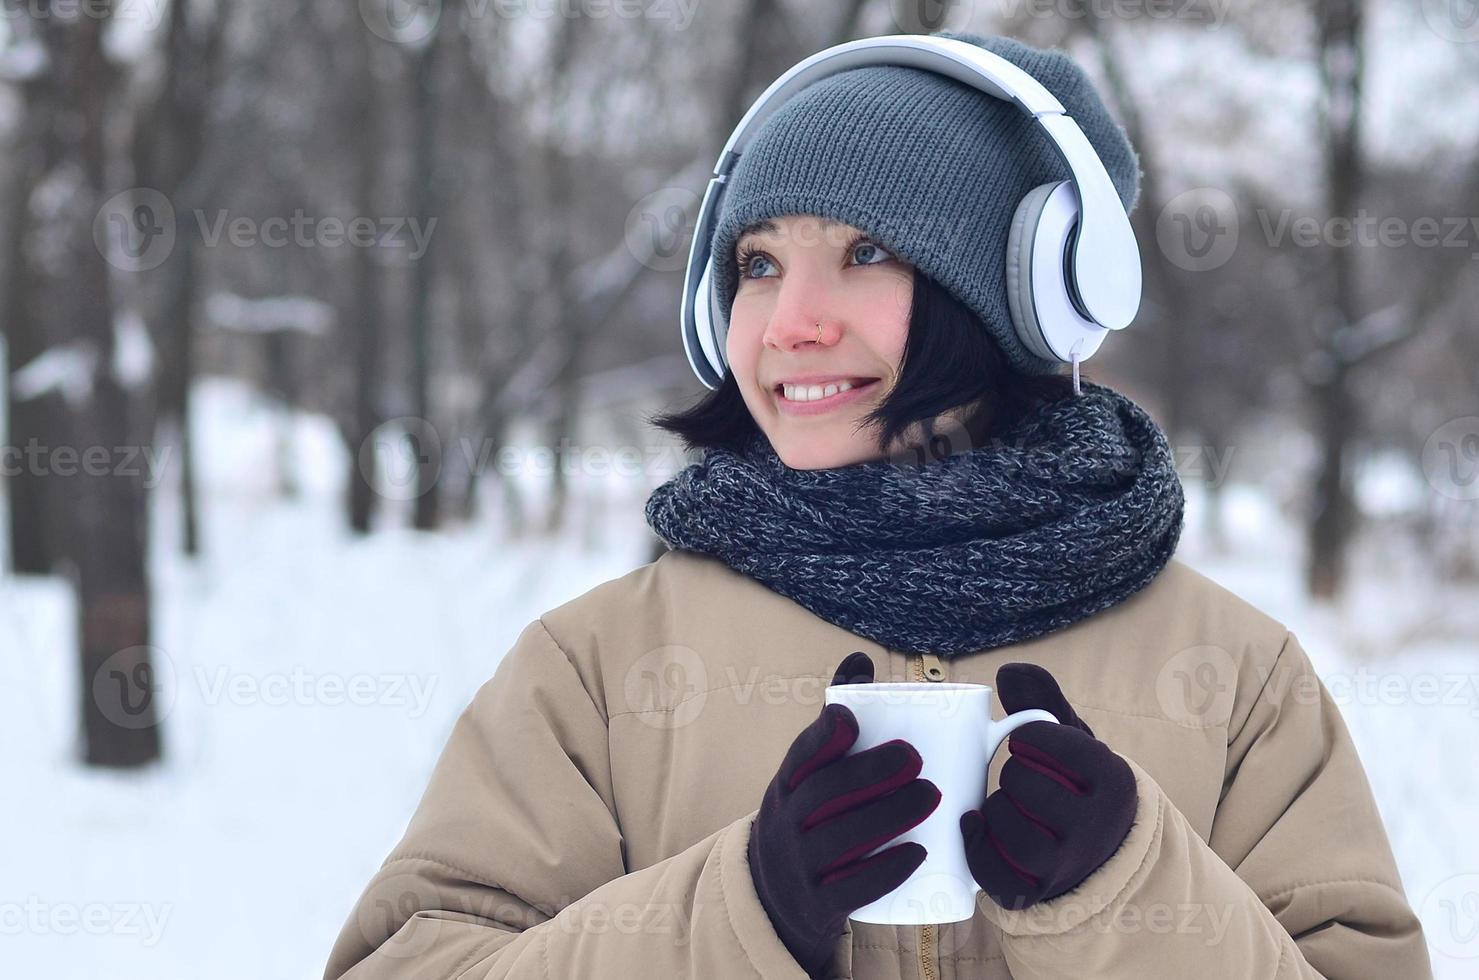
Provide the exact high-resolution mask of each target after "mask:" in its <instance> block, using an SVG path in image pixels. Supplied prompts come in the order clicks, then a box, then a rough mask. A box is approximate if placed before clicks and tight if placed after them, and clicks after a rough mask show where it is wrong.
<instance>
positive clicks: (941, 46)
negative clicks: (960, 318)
mask: <svg viewBox="0 0 1479 980" xmlns="http://www.w3.org/2000/svg"><path fill="white" fill-rule="evenodd" d="M872 65H902V66H904V67H908V68H920V69H924V70H926V71H933V72H936V73H938V74H941V75H945V76H947V77H949V78H953V79H955V80H956V81H959V82H962V83H964V84H966V85H969V86H971V87H972V88H975V89H977V90H979V91H981V92H984V93H985V94H987V95H991V96H994V97H996V98H999V99H1002V100H1004V101H1007V102H1011V103H1012V104H1013V105H1015V106H1017V107H1018V108H1019V109H1020V110H1021V111H1022V112H1024V113H1026V114H1027V115H1028V116H1030V117H1032V118H1033V119H1035V120H1036V121H1037V122H1038V123H1039V124H1040V125H1041V126H1042V129H1043V131H1044V132H1045V133H1046V134H1047V136H1048V138H1049V142H1050V144H1051V145H1052V147H1053V149H1054V151H1055V152H1056V153H1057V155H1058V158H1059V159H1060V160H1062V161H1063V163H1064V165H1065V166H1066V167H1067V168H1068V170H1069V173H1070V175H1071V180H1072V185H1073V188H1074V190H1075V193H1076V195H1077V199H1078V212H1079V218H1078V224H1077V228H1076V229H1075V233H1074V235H1073V236H1072V238H1071V240H1070V244H1069V246H1068V248H1069V252H1070V255H1069V261H1068V262H1067V270H1066V271H1067V273H1068V274H1067V281H1068V284H1069V287H1070V288H1069V295H1070V299H1071V301H1072V304H1073V306H1074V307H1075V308H1077V310H1078V312H1079V313H1080V314H1081V315H1083V316H1084V317H1086V318H1087V319H1089V320H1092V321H1094V322H1095V323H1097V324H1098V325H1099V326H1101V327H1103V328H1105V329H1107V330H1120V329H1122V328H1124V327H1125V326H1127V325H1128V324H1129V323H1130V321H1131V320H1132V319H1134V316H1135V312H1136V310H1137V309H1138V308H1139V306H1140V253H1139V249H1138V247H1137V245H1136V242H1135V233H1134V231H1133V230H1132V229H1131V227H1130V220H1129V216H1128V215H1127V214H1126V213H1125V209H1124V206H1123V204H1122V202H1121V201H1120V198H1119V192H1118V191H1116V190H1115V187H1114V182H1113V181H1112V180H1111V179H1110V177H1109V173H1108V171H1106V170H1105V169H1104V163H1103V161H1101V160H1100V159H1099V155H1098V153H1096V152H1095V150H1094V148H1093V145H1092V144H1090V142H1089V140H1088V137H1086V136H1085V135H1084V133H1083V130H1081V129H1080V128H1079V126H1078V123H1076V122H1074V120H1073V119H1072V118H1071V117H1069V116H1068V114H1067V111H1066V110H1065V109H1064V108H1063V104H1062V103H1061V102H1059V101H1058V99H1057V97H1056V96H1054V95H1053V94H1052V93H1051V92H1049V91H1048V90H1047V88H1046V87H1045V86H1043V84H1042V83H1041V82H1039V81H1038V80H1037V79H1035V78H1033V77H1032V76H1031V75H1030V74H1028V73H1027V72H1026V71H1023V70H1022V69H1021V68H1019V67H1018V66H1017V65H1015V64H1013V63H1012V62H1010V61H1008V60H1007V59H1005V58H1003V57H1001V56H1000V55H998V54H995V53H994V52H991V51H987V50H985V49H984V48H980V47H977V46H976V45H974V44H970V43H968V42H966V41H960V40H957V39H954V38H944V37H936V36H932V35H924V36H921V35H912V34H894V35H885V36H882V37H867V38H860V39H858V40H855V41H846V42H844V43H842V44H837V45H833V46H832V47H830V48H826V49H824V50H822V51H819V52H817V53H816V54H813V55H811V56H809V57H807V58H806V59H804V60H802V61H800V62H798V63H797V64H795V65H793V66H792V67H791V68H790V69H788V70H787V71H786V72H785V74H783V75H781V76H780V77H779V78H777V79H776V80H775V81H774V82H772V83H771V84H770V86H769V87H767V88H766V89H765V91H764V92H762V93H761V94H760V97H759V98H758V99H756V100H755V102H754V104H752V105H751V106H750V108H749V110H748V111H746V113H745V115H744V117H743V118H742V119H741V120H740V122H739V125H738V126H736V127H735V129H734V131H733V132H732V133H731V134H730V137H729V140H728V141H727V142H726V143H725V145H724V149H723V151H721V152H720V154H719V159H718V160H717V161H716V163H715V164H714V176H713V177H712V178H711V179H710V180H709V184H708V187H707V189H706V190H705V191H704V198H703V203H702V204H701V205H700V207H699V213H698V221H697V224H696V228H695V231H694V236H693V243H692V246H691V247H690V249H689V253H688V269H687V272H686V274H685V276H684V280H683V307H682V310H681V314H680V315H681V319H682V324H681V327H682V334H683V346H684V349H685V351H686V352H687V354H688V360H689V363H690V364H692V365H693V367H694V370H695V371H696V372H698V374H699V377H700V378H701V379H702V380H703V381H704V383H705V384H706V385H708V387H710V388H715V387H717V386H718V384H719V382H720V381H721V380H722V378H721V377H720V376H718V375H716V374H715V372H714V371H713V369H712V367H711V365H710V364H709V363H708V359H707V357H706V355H705V354H704V353H702V352H701V350H700V349H699V348H701V347H708V348H712V347H714V346H715V345H719V346H721V347H722V342H721V340H720V338H718V337H706V336H702V335H701V332H700V331H699V329H698V325H697V322H696V318H695V309H694V304H695V303H696V302H704V303H706V304H707V305H708V314H709V322H710V323H714V324H723V326H724V328H725V329H726V331H727V327H728V323H727V320H726V319H725V317H724V311H723V310H720V309H718V308H717V307H718V304H717V302H716V301H715V297H714V296H713V294H712V289H711V288H710V285H709V284H710V279H711V275H712V270H711V269H710V268H709V263H710V259H711V256H710V254H709V249H710V246H711V243H712V238H713V233H714V225H715V222H716V221H717V220H718V215H719V204H720V201H721V200H722V198H723V193H724V188H725V185H726V184H727V183H728V180H729V175H730V173H732V172H733V169H734V165H735V163H736V162H737V161H738V160H739V158H740V156H741V154H743V153H744V150H745V147H746V146H747V145H748V143H749V140H750V139H751V137H752V136H753V135H754V134H755V133H756V132H758V131H759V129H760V127H761V125H762V124H763V123H764V122H765V120H766V119H768V118H769V117H770V116H771V114H772V113H774V112H775V111H776V110H777V109H779V108H780V107H781V106H782V105H784V104H785V102H786V101H787V100H788V99H790V98H791V97H792V96H793V95H795V94H796V93H798V92H800V91H801V90H802V89H805V88H807V87H808V86H810V85H813V84H815V83H817V82H819V81H821V80H822V79H824V78H827V77H829V76H831V75H835V74H837V73H838V72H843V71H848V70H850V69H853V68H862V67H867V66H872ZM712 354H713V357H714V358H715V361H714V363H724V355H723V351H722V349H720V350H713V352H712ZM711 379H712V381H711Z"/></svg>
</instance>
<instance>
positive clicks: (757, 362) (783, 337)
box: [725, 215, 914, 470]
mask: <svg viewBox="0 0 1479 980" xmlns="http://www.w3.org/2000/svg"><path fill="white" fill-rule="evenodd" d="M735 255H736V258H737V265H738V278H739V286H738V289H737V291H736V293H735V298H734V306H733V308H732V310H731V312H730V318H729V334H728V338H727V341H726V343H725V356H726V357H727V358H728V360H729V369H730V370H731V371H733V372H734V375H735V381H736V382H737V383H738V384H739V388H740V392H741V394H742V395H743V396H744V399H745V404H746V405H747V406H748V407H749V410H750V414H751V415H752V416H754V418H755V422H756V424H758V425H759V426H760V428H761V430H762V431H763V432H764V433H765V435H766V436H767V437H768V438H769V439H770V443H771V445H772V446H774V447H775V451H776V454H777V455H778V456H779V457H780V458H781V461H782V462H784V463H785V464H786V465H787V466H789V467H791V468H792V469H807V470H809V469H824V468H832V467H838V466H847V465H849V464H852V463H859V462H865V461H868V460H873V459H879V458H882V457H883V455H884V454H883V453H882V452H881V451H880V450H879V447H878V433H877V430H876V429H874V428H873V427H868V428H864V429H862V430H858V431H855V430H857V426H858V423H859V420H860V419H861V418H862V417H863V416H864V415H866V414H868V413H869V412H870V411H872V410H873V409H874V408H876V407H877V406H878V404H879V403H880V402H882V401H883V399H884V397H885V395H886V394H887V393H888V391H889V389H890V388H891V387H892V385H893V383H894V380H895V379H896V378H897V377H898V371H899V363H900V361H901V360H902V358H903V354H904V343H905V341H906V340H907V338H908V333H909V310H910V305H911V303H912V301H913V293H914V280H913V267H912V266H910V265H908V264H906V263H905V262H904V261H903V260H902V259H899V258H897V257H895V256H894V255H893V254H892V253H890V252H888V251H887V250H885V249H884V247H883V246H882V245H879V244H877V243H875V242H873V241H872V239H870V238H869V237H868V236H867V235H866V234H865V233H864V232H862V231H860V230H859V229H857V228H854V227H852V226H851V225H846V224H841V223H838V222H834V221H831V220H830V219H826V218H821V217H817V216H815V215H785V216H783V217H780V218H776V219H774V220H772V221H765V222H760V223H758V224H756V225H752V226H750V228H748V229H747V230H746V232H745V234H744V235H743V236H741V238H740V240H739V241H738V243H737V244H736V247H735ZM818 323H820V324H821V331H820V338H819V337H818V331H817V324H818ZM792 381H795V382H796V383H797V385H796V387H792V386H791V384H790V383H791V382H792ZM783 382H784V383H785V385H784V387H783V386H782V383H783ZM842 382H851V384H852V385H853V388H852V390H850V391H847V390H841V389H838V390H836V391H833V390H832V387H831V386H836V385H838V384H840V383H842ZM819 394H820V395H821V396H822V397H820V398H817V396H818V395H819Z"/></svg>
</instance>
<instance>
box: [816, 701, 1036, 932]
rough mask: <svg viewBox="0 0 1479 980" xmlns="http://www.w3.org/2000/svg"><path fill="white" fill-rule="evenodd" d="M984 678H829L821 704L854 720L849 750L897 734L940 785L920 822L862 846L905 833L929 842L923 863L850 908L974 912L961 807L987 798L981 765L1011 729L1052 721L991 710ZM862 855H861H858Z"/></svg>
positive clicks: (905, 921)
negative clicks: (935, 802) (995, 715)
mask: <svg viewBox="0 0 1479 980" xmlns="http://www.w3.org/2000/svg"><path fill="white" fill-rule="evenodd" d="M991 690H992V689H991V685H989V684H954V683H943V682H937V681H920V682H910V681H904V682H884V683H873V684H833V685H830V686H829V687H828V688H827V691H826V703H827V704H845V705H847V707H848V708H849V709H850V710H851V711H852V713H853V715H854V716H856V718H857V720H858V739H857V741H856V742H855V743H854V744H853V746H852V748H850V749H849V750H848V752H847V754H848V755H854V754H856V753H858V752H862V751H863V750H864V749H870V748H872V747H873V746H875V745H881V744H882V743H884V742H888V741H892V740H893V739H896V738H902V739H904V740H905V741H907V742H908V743H909V744H910V745H912V746H914V748H915V749H916V750H917V751H918V752H919V755H920V757H921V758H922V759H923V760H924V765H923V768H922V769H921V770H920V773H919V775H920V776H921V777H923V778H925V779H928V780H929V781H930V782H932V783H934V784H935V786H936V787H937V788H938V789H939V790H940V804H939V806H937V807H935V810H934V812H933V813H931V814H930V815H929V816H928V817H926V818H925V820H924V822H923V823H921V824H919V825H918V826H916V827H913V828H911V829H909V830H907V831H905V832H904V833H902V834H900V835H898V836H897V837H894V838H891V839H890V840H888V841H887V842H885V843H883V844H881V845H879V846H878V847H876V848H874V849H873V850H871V851H869V852H868V854H867V855H864V857H867V856H869V855H872V854H877V853H878V852H879V851H882V850H886V849H887V848H890V847H896V846H898V845H899V844H902V843H903V842H905V841H918V842H919V843H920V844H923V845H924V846H925V848H926V850H928V852H929V853H928V854H927V855H926V857H925V859H924V863H923V864H921V865H920V866H919V867H918V868H916V869H915V871H914V873H913V874H912V875H910V876H909V877H908V878H907V879H905V880H904V883H903V884H901V885H899V887H897V888H895V889H894V890H893V891H891V892H889V893H888V894H887V895H884V896H883V897H882V898H879V899H878V900H877V901H874V902H870V903H869V904H867V905H864V906H863V907H862V908H860V909H858V910H856V911H855V912H853V913H852V915H850V916H849V918H851V919H854V920H856V921H858V922H877V923H882V924H884V925H927V924H930V923H939V922H959V921H961V920H963V919H969V918H970V917H971V916H972V915H974V914H975V910H976V893H977V892H979V891H980V890H981V887H980V886H979V885H977V884H976V879H975V878H974V877H973V876H972V875H971V869H970V866H969V865H967V864H966V860H965V842H964V841H963V840H962V839H961V836H960V815H961V814H962V813H965V812H966V811H967V810H973V809H976V808H978V807H980V806H981V805H982V803H983V802H984V801H985V799H986V772H987V767H988V766H989V765H990V764H991V759H992V757H993V756H995V755H996V750H997V749H998V748H1000V747H1001V743H1002V742H1004V741H1006V737H1007V736H1008V735H1009V734H1011V732H1012V731H1013V730H1014V729H1016V728H1018V727H1020V726H1022V725H1025V724H1027V723H1028V722H1029V721H1051V722H1054V723H1057V721H1058V719H1056V718H1054V717H1053V716H1052V714H1051V713H1049V712H1047V711H1043V710H1042V709H1040V708H1032V709H1030V710H1027V711H1018V712H1016V713H1015V714H1010V715H1007V716H1006V717H1005V718H1003V719H1001V720H1000V721H995V720H993V719H992V717H991ZM859 860H861V858H860V859H859Z"/></svg>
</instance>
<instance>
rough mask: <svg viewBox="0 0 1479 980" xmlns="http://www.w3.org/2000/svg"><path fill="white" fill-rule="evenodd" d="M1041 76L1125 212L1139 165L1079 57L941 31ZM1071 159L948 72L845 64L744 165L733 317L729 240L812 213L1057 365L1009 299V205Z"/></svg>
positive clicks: (1006, 340) (775, 126)
mask: <svg viewBox="0 0 1479 980" xmlns="http://www.w3.org/2000/svg"><path fill="white" fill-rule="evenodd" d="M934 36H935V37H944V38H954V39H957V40H961V41H968V42H970V43H971V44H975V45H978V46H979V47H982V48H985V49H986V50H988V51H991V52H993V53H995V54H998V55H1000V56H1001V57H1003V58H1005V59H1006V60H1008V61H1010V62H1012V63H1013V64H1015V65H1017V66H1018V67H1019V68H1021V69H1022V70H1023V71H1026V72H1027V73H1028V74H1029V75H1031V76H1033V77H1034V78H1036V79H1037V80H1038V81H1039V82H1041V83H1042V85H1043V86H1044V87H1045V88H1046V89H1047V90H1048V91H1049V92H1051V93H1053V95H1054V96H1056V97H1057V99H1058V101H1059V102H1061V103H1063V108H1064V109H1065V110H1067V112H1068V114H1069V115H1070V116H1072V117H1073V119H1074V121H1075V122H1077V123H1078V125H1079V128H1080V129H1082V130H1083V131H1084V135H1085V136H1087V137H1088V139H1089V143H1090V144H1091V145H1092V146H1093V147H1094V149H1095V151H1097V152H1098V154H1099V158H1100V159H1101V160H1102V161H1103V162H1104V167H1105V169H1106V170H1107V171H1108V172H1109V177H1110V180H1111V181H1113V182H1114V187H1115V190H1116V191H1118V192H1119V196H1120V200H1121V202H1123V203H1124V206H1125V210H1126V212H1127V213H1128V212H1129V211H1130V210H1131V209H1132V208H1133V207H1134V205H1135V201H1136V199H1137V197H1138V196H1139V190H1140V176H1141V173H1140V162H1139V158H1138V156H1137V155H1136V153H1135V150H1134V148H1133V147H1131V146H1130V141H1129V139H1128V138H1127V137H1126V136H1125V133H1124V130H1123V129H1122V128H1121V127H1120V126H1119V125H1118V124H1117V123H1116V122H1115V121H1114V120H1113V119H1112V118H1111V117H1110V115H1109V110H1108V109H1107V108H1106V107H1105V105H1104V103H1103V101H1102V100H1101V99H1100V98H1099V95H1098V93H1097V92H1096V91H1095V90H1094V87H1093V84H1092V82H1090V80H1089V78H1088V77H1087V76H1086V75H1085V74H1084V72H1083V69H1081V68H1080V67H1079V65H1078V64H1077V62H1075V61H1073V60H1072V59H1071V58H1069V57H1068V56H1067V55H1066V54H1063V53H1062V52H1060V51H1056V50H1043V49H1039V48H1034V47H1032V46H1030V45H1027V44H1023V43H1022V42H1020V41H1016V40H1013V39H1012V38H1007V37H988V36H983V35H980V34H970V33H962V32H956V31H940V32H938V33H937V34H935V35H934ZM1068 177H1069V170H1068V168H1067V166H1065V165H1064V164H1063V163H1062V161H1060V160H1059V159H1058V157H1057V155H1056V154H1055V152H1054V151H1053V147H1052V142H1051V141H1050V140H1049V138H1048V136H1047V134H1046V133H1044V132H1043V130H1042V128H1041V126H1039V125H1038V124H1037V123H1036V122H1034V121H1033V120H1032V119H1030V118H1028V117H1027V115H1026V114H1024V113H1023V112H1022V110H1021V109H1019V108H1017V107H1016V106H1015V105H1012V104H1010V103H1008V102H1005V101H1003V100H1001V99H998V98H994V97H992V96H989V95H986V94H985V93H983V92H980V91H977V90H976V89H973V88H971V87H969V86H967V85H964V84H962V83H960V82H957V81H955V80H954V79H950V78H946V77H945V76H943V75H940V74H937V73H935V72H931V71H925V70H922V69H917V68H906V67H903V66H901V65H874V66H870V67H866V68H853V69H849V70H847V71H843V72H839V73H837V74H836V75H832V76H830V77H828V78H825V79H823V80H821V81H819V82H816V83H813V84H812V85H810V86H808V87H807V88H805V89H803V90H802V91H801V92H800V93H799V94H797V95H795V96H793V97H792V98H791V99H790V100H788V101H787V102H786V104H785V105H783V106H782V107H781V108H780V109H778V110H776V111H775V112H774V113H773V114H772V115H771V116H770V118H768V119H767V120H766V121H765V123H764V124H763V125H762V126H761V127H760V129H759V130H758V131H757V132H756V134H755V136H754V138H753V139H752V140H751V142H750V145H749V146H748V147H747V148H746V149H745V151H744V153H743V154H742V155H741V156H740V159H739V162H738V163H737V164H735V168H734V172H733V174H732V175H731V177H730V180H729V184H728V187H727V188H726V190H725V193H724V200H723V204H722V207H721V209H720V212H719V217H718V221H717V223H716V226H715V229H714V238H713V241H712V243H711V249H712V250H711V254H712V256H713V265H714V272H713V278H714V285H715V288H716V290H717V294H718V296H719V298H720V302H721V304H722V308H723V310H724V313H725V317H726V318H727V317H728V316H729V311H730V309H731V308H732V306H733V304H734V295H735V291H736V289H737V288H738V273H737V270H736V268H735V254H734V247H735V244H736V243H737V242H738V240H739V237H740V234H741V233H742V232H743V230H744V229H745V227H746V226H747V225H749V224H750V223H751V222H754V221H758V220H760V219H763V218H776V217H780V216H782V215H787V214H812V215H819V216H821V217H826V218H831V219H833V220H835V221H841V222H845V223H847V224H849V225H853V226H854V227H857V228H860V229H862V230H863V231H866V232H867V233H869V234H870V235H872V236H873V237H874V238H875V239H876V240H877V241H878V243H879V244H881V245H883V246H884V247H885V248H887V249H888V250H889V251H891V252H893V253H894V254H895V255H896V256H898V257H899V258H901V259H903V260H904V261H906V262H908V263H910V264H912V265H914V266H916V267H917V268H918V269H919V270H920V271H921V272H923V273H925V274H926V275H927V276H929V277H930V278H931V279H933V280H934V281H935V282H938V283H939V284H940V285H941V286H943V287H944V288H945V289H947V290H948V291H949V292H951V293H952V294H953V295H954V296H955V297H956V298H958V299H959V300H960V301H961V302H962V303H964V304H965V305H966V306H967V307H969V308H970V309H971V310H972V311H974V312H975V313H976V315H977V316H979V317H980V318H981V320H982V322H984V323H985V325H986V329H987V330H989V331H990V333H991V336H992V337H993V338H995V340H996V342H997V343H998V344H999V345H1000V346H1001V348H1002V349H1003V351H1005V353H1006V355H1007V359H1008V361H1009V362H1010V363H1011V364H1012V366H1013V367H1015V368H1016V369H1017V370H1019V371H1021V372H1023V373H1026V374H1051V373H1055V372H1056V371H1057V370H1058V368H1059V366H1060V365H1059V363H1058V362H1056V361H1052V360H1048V359H1046V358H1043V357H1039V356H1038V355H1036V354H1034V353H1032V351H1030V350H1028V349H1027V347H1026V346H1025V345H1023V343H1022V341H1021V340H1019V339H1018V337H1017V331H1016V328H1015V327H1013V326H1012V318H1011V313H1010V311H1009V308H1008V306H1007V291H1006V246H1007V235H1008V232H1009V231H1010V227H1011V219H1012V214H1013V212H1014V211H1015V210H1016V208H1017V204H1018V203H1019V202H1020V201H1021V200H1022V198H1023V197H1024V196H1025V195H1026V194H1027V192H1028V191H1030V190H1031V189H1032V188H1034V187H1036V186H1037V185H1038V184H1045V183H1047V182H1049V181H1053V180H1066V179H1067V178H1068Z"/></svg>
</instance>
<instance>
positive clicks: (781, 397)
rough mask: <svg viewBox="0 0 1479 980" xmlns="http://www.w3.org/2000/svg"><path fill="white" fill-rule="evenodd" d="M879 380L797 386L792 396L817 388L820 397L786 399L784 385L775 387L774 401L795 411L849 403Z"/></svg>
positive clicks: (809, 392)
mask: <svg viewBox="0 0 1479 980" xmlns="http://www.w3.org/2000/svg"><path fill="white" fill-rule="evenodd" d="M879 380H880V379H878V378H855V379H849V380H848V381H846V382H836V381H831V382H828V383H827V384H823V385H797V386H794V387H793V390H792V395H793V396H794V395H800V394H801V393H802V392H806V393H807V394H808V395H809V394H811V393H813V392H814V390H815V389H818V388H819V389H821V392H820V397H806V396H802V397H790V398H788V397H786V385H784V384H778V385H776V386H775V389H774V393H775V397H776V400H777V401H778V402H779V403H780V404H782V405H786V406H794V407H795V409H797V410H804V409H809V408H811V407H813V406H815V407H818V408H820V407H822V406H827V405H831V404H832V403H834V402H837V403H841V402H844V401H851V400H853V399H854V398H857V397H860V396H861V394H862V393H863V392H864V391H866V390H867V389H870V388H872V387H873V386H874V385H876V384H877V383H878V382H879ZM843 384H845V385H847V387H841V385H843Z"/></svg>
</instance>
